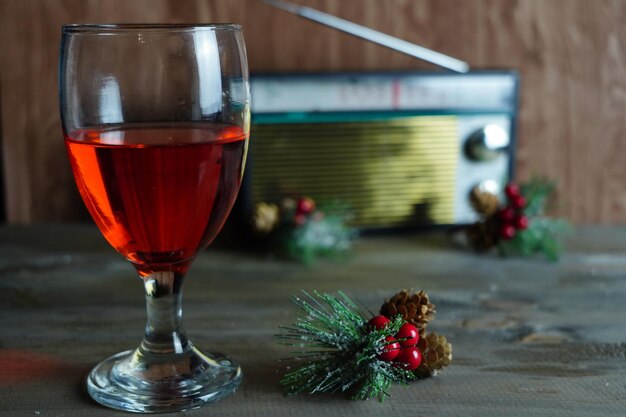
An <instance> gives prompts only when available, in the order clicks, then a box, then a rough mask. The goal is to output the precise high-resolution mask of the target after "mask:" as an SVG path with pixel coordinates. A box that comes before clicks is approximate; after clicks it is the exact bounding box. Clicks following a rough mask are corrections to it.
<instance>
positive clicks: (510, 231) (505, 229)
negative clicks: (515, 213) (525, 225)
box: [500, 224, 517, 240]
mask: <svg viewBox="0 0 626 417" xmlns="http://www.w3.org/2000/svg"><path fill="white" fill-rule="evenodd" d="M516 232H517V230H515V226H513V225H512V224H503V225H502V227H500V237H501V238H502V239H504V240H509V239H513V237H514V236H515V233H516Z"/></svg>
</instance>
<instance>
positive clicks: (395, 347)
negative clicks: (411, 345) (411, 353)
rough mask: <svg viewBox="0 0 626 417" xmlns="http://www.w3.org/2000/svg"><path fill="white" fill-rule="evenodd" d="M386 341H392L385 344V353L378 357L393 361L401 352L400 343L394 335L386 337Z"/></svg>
mask: <svg viewBox="0 0 626 417" xmlns="http://www.w3.org/2000/svg"><path fill="white" fill-rule="evenodd" d="M385 341H386V342H390V343H389V344H387V345H385V347H384V348H383V353H381V354H380V355H378V358H379V359H381V360H383V361H387V362H391V361H392V360H394V359H395V358H396V357H397V356H398V355H399V354H400V343H398V342H396V339H395V338H394V337H393V336H387V337H385Z"/></svg>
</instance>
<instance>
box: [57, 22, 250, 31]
mask: <svg viewBox="0 0 626 417" xmlns="http://www.w3.org/2000/svg"><path fill="white" fill-rule="evenodd" d="M194 30H212V31H216V30H220V31H222V30H231V31H239V30H241V25H238V24H236V23H70V24H64V25H63V26H62V32H63V33H96V34H97V33H106V34H111V33H125V32H145V31H148V32H176V31H178V32H186V31H194Z"/></svg>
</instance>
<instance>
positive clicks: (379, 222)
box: [248, 116, 459, 228]
mask: <svg viewBox="0 0 626 417" xmlns="http://www.w3.org/2000/svg"><path fill="white" fill-rule="evenodd" d="M252 132H253V138H252V140H251V142H250V155H251V161H250V162H251V166H250V167H249V172H248V174H249V175H250V178H249V187H250V188H249V196H250V198H251V200H252V203H256V202H261V201H279V200H280V199H281V198H283V197H285V196H302V195H307V196H311V197H312V198H314V199H315V200H317V201H320V202H321V201H331V200H338V201H341V202H343V203H347V204H348V205H349V206H350V207H351V209H352V211H353V213H354V217H353V219H352V221H351V223H352V225H353V226H356V227H363V228H382V227H404V226H410V225H424V224H450V223H453V222H454V221H453V215H454V214H453V213H454V191H455V175H456V166H457V160H458V158H459V140H458V132H457V118H456V117H455V116H412V117H402V118H393V119H387V120H379V121H366V122H360V121H359V122H336V123H287V124H283V123H277V124H255V125H254V127H253V129H252Z"/></svg>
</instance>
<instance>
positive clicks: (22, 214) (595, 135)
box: [0, 0, 626, 224]
mask: <svg viewBox="0 0 626 417" xmlns="http://www.w3.org/2000/svg"><path fill="white" fill-rule="evenodd" d="M295 1H297V2H298V3H299V4H303V5H307V6H310V7H314V8H317V9H319V10H322V11H326V12H330V13H333V14H336V15H338V16H341V17H344V18H347V19H350V20H353V21H355V22H358V23H361V24H365V25H368V26H370V27H372V28H375V29H378V30H381V31H384V32H388V33H390V34H392V35H395V36H399V37H401V38H404V39H406V40H409V41H413V42H417V43H419V44H422V45H424V46H427V47H430V48H433V49H436V50H439V51H442V52H444V53H447V54H450V55H452V56H456V57H458V58H461V59H463V60H466V61H468V62H469V63H470V64H471V65H472V66H473V67H474V68H486V67H490V68H493V67H506V68H517V69H519V70H520V72H521V75H522V94H521V116H520V119H521V120H520V125H519V151H518V161H517V162H518V167H519V168H518V174H519V177H520V178H521V179H524V178H528V177H530V176H531V175H533V174H541V175H546V176H548V177H551V178H554V179H556V180H557V181H558V185H559V188H558V199H559V209H558V212H559V214H561V215H564V216H567V217H568V218H570V219H571V220H573V221H575V222H577V223H598V222H599V223H614V224H616V223H626V138H625V136H626V25H625V24H624V22H626V1H625V0H594V1H590V0H471V1H468V0H384V1H382V0H341V1H340V0H295ZM157 21H159V22H194V21H232V22H238V23H241V24H242V25H243V26H244V29H245V37H246V40H247V46H248V54H249V61H250V67H251V70H253V71H298V70H307V71H311V70H348V69H350V70H383V69H414V68H425V66H424V65H423V64H420V63H419V62H417V61H415V60H413V59H410V58H408V57H405V56H402V55H400V54H397V53H394V52H391V51H388V50H386V49H384V48H382V47H379V46H376V45H370V44H367V43H365V42H363V41H360V40H357V39H354V38H352V37H350V36H348V35H344V34H341V33H338V32H336V31H333V30H331V29H328V28H324V27H321V26H318V25H317V24H315V23H311V22H307V21H304V20H303V19H299V18H296V17H294V16H291V15H289V14H287V13H284V12H282V11H278V10H275V9H272V8H270V7H269V6H266V5H264V4H262V3H260V2H259V1H257V0H200V1H197V0H133V1H128V0H99V1H98V0H0V94H1V102H0V106H1V128H2V130H1V137H0V139H1V144H2V158H3V162H2V166H3V171H4V173H3V176H4V192H5V205H6V218H7V220H8V221H9V222H14V223H29V222H42V221H69V220H75V219H77V218H79V217H81V216H84V211H83V209H82V206H81V203H80V202H79V197H78V195H77V192H76V191H75V187H74V185H73V183H72V181H71V179H70V171H69V167H68V162H67V158H66V156H65V152H64V149H63V144H62V136H61V130H60V125H59V115H58V104H57V91H56V77H57V70H56V68H57V53H58V45H59V39H60V26H61V24H63V23H70V22H72V23H80V22H92V23H96V22H157Z"/></svg>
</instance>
